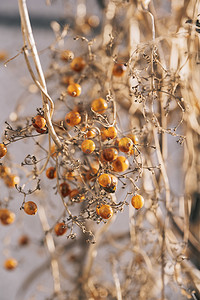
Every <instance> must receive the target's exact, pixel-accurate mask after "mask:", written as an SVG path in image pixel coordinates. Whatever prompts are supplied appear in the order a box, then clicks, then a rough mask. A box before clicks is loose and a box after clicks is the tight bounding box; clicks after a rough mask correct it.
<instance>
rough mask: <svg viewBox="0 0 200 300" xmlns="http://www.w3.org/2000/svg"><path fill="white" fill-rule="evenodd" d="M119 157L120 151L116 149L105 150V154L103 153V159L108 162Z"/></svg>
mask: <svg viewBox="0 0 200 300" xmlns="http://www.w3.org/2000/svg"><path fill="white" fill-rule="evenodd" d="M117 156H118V151H117V149H116V148H113V147H111V148H105V149H103V152H102V157H103V159H104V160H106V161H113V160H115V159H116V158H117Z"/></svg>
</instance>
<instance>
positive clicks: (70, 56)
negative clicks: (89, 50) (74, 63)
mask: <svg viewBox="0 0 200 300" xmlns="http://www.w3.org/2000/svg"><path fill="white" fill-rule="evenodd" d="M60 58H61V59H62V60H65V61H70V60H72V59H73V58H74V53H73V52H72V51H70V50H64V51H62V52H61V55H60Z"/></svg>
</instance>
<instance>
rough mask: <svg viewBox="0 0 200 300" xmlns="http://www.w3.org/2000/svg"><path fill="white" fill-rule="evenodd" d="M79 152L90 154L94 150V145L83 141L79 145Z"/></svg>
mask: <svg viewBox="0 0 200 300" xmlns="http://www.w3.org/2000/svg"><path fill="white" fill-rule="evenodd" d="M81 150H82V151H83V152H84V153H85V154H91V153H92V152H94V150H95V143H94V142H93V141H91V140H84V141H83V142H82V144H81Z"/></svg>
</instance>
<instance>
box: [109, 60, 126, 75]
mask: <svg viewBox="0 0 200 300" xmlns="http://www.w3.org/2000/svg"><path fill="white" fill-rule="evenodd" d="M125 71H126V66H125V65H124V64H119V63H117V64H114V67H113V71H112V73H113V76H116V77H122V76H123V75H124V73H125Z"/></svg>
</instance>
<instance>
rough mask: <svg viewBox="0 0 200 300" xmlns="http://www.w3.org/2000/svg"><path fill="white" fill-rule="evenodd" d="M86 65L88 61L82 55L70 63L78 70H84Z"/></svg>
mask: <svg viewBox="0 0 200 300" xmlns="http://www.w3.org/2000/svg"><path fill="white" fill-rule="evenodd" d="M85 66H86V62H85V60H84V59H83V58H82V57H75V58H74V59H73V60H72V62H71V64H70V67H71V68H72V70H74V71H76V72H80V71H82V70H83V69H84V68H85Z"/></svg>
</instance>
